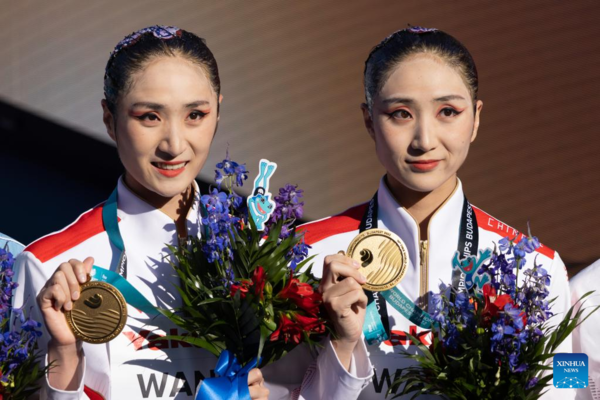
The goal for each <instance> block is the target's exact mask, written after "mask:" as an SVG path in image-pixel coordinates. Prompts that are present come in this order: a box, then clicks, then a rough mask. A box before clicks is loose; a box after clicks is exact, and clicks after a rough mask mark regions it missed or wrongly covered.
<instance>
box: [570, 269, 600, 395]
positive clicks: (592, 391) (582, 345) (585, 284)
mask: <svg viewBox="0 0 600 400" xmlns="http://www.w3.org/2000/svg"><path fill="white" fill-rule="evenodd" d="M598 280H600V260H598V261H596V262H595V263H594V264H592V265H591V266H589V267H587V268H586V269H584V270H583V271H581V272H580V273H579V274H577V275H576V276H575V278H573V279H572V280H571V295H572V303H573V304H575V303H576V302H577V301H578V300H579V299H580V298H581V296H583V295H584V294H586V293H587V292H589V291H592V290H595V292H594V293H593V294H592V295H591V296H589V297H587V298H586V300H584V301H585V304H584V307H585V308H589V310H591V309H592V308H593V307H597V306H599V305H600V292H599V289H600V288H599V287H598ZM579 304H580V305H581V303H579ZM588 315H589V313H588V312H584V313H583V315H582V318H585V317H587V316H588ZM598 332H600V311H596V312H595V313H594V314H592V315H591V316H590V317H589V318H588V319H587V320H586V321H585V322H584V323H583V324H581V325H580V326H579V327H577V328H576V329H575V330H574V331H573V351H574V352H575V353H584V354H586V355H587V356H588V374H589V386H588V387H587V388H586V389H578V390H577V396H576V399H577V400H592V399H593V400H600V340H598Z"/></svg>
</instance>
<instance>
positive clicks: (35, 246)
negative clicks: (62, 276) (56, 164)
mask: <svg viewBox="0 0 600 400" xmlns="http://www.w3.org/2000/svg"><path fill="white" fill-rule="evenodd" d="M103 206H104V203H100V204H98V205H97V206H96V207H94V208H92V209H91V210H88V211H86V212H84V213H83V214H81V215H80V216H79V217H78V218H77V219H76V220H75V222H73V223H72V224H71V225H69V226H67V227H65V228H64V229H62V230H60V231H57V232H54V233H51V234H49V235H46V236H44V237H41V238H39V239H38V240H36V241H34V242H33V243H31V244H30V245H28V246H27V247H26V248H25V250H24V252H28V253H31V254H33V255H34V256H35V257H36V258H37V259H38V260H39V261H40V262H42V263H44V262H46V261H48V260H50V259H52V258H54V257H56V256H58V255H59V254H62V253H64V252H65V251H67V250H69V249H71V248H73V247H75V246H77V245H79V244H81V243H83V242H84V241H86V240H87V239H89V238H91V237H93V236H95V235H97V234H99V233H101V232H104V224H103V223H102V208H103Z"/></svg>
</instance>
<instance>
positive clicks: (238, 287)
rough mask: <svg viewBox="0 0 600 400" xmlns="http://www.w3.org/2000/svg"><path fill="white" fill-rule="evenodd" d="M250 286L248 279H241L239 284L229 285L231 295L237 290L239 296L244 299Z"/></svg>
mask: <svg viewBox="0 0 600 400" xmlns="http://www.w3.org/2000/svg"><path fill="white" fill-rule="evenodd" d="M250 286H252V282H250V281H241V282H240V284H239V285H238V284H233V285H231V297H233V296H235V294H236V293H237V291H238V290H239V291H240V298H242V299H245V298H246V294H247V293H248V289H249V288H250Z"/></svg>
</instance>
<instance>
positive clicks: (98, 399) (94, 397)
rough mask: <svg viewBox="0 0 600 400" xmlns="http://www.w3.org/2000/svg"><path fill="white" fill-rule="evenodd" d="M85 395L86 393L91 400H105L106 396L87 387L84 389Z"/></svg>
mask: <svg viewBox="0 0 600 400" xmlns="http://www.w3.org/2000/svg"><path fill="white" fill-rule="evenodd" d="M83 393H85V394H86V395H87V397H89V398H90V400H105V399H104V396H102V395H101V394H100V393H98V392H96V391H95V390H94V389H90V388H89V387H87V386H84V387H83Z"/></svg>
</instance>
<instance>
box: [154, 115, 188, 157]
mask: <svg viewBox="0 0 600 400" xmlns="http://www.w3.org/2000/svg"><path fill="white" fill-rule="evenodd" d="M186 143H187V142H186V139H185V127H184V126H181V125H180V124H177V123H176V122H171V123H169V124H165V128H164V131H163V137H162V139H161V141H160V143H159V145H158V150H159V151H160V152H162V153H166V154H168V155H169V156H171V157H172V158H176V157H177V156H178V155H180V154H182V153H183V152H184V151H185V148H186V145H187V144H186Z"/></svg>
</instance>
